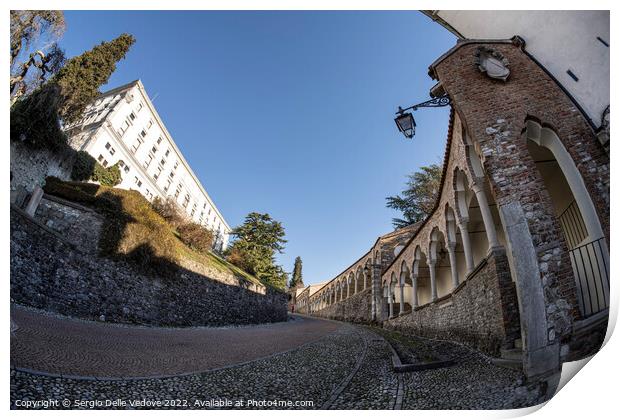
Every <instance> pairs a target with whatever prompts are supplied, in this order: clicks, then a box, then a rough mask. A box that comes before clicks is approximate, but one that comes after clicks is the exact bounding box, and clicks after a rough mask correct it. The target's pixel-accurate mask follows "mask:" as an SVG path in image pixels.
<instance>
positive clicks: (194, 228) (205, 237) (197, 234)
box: [177, 222, 213, 252]
mask: <svg viewBox="0 0 620 420" xmlns="http://www.w3.org/2000/svg"><path fill="white" fill-rule="evenodd" d="M177 233H178V234H179V239H181V241H182V242H183V243H184V244H185V245H187V246H189V247H190V248H192V249H195V250H196V251H199V252H209V251H210V250H211V247H212V246H213V232H211V231H210V230H209V229H207V228H205V227H204V226H200V225H199V224H197V223H193V222H187V223H183V224H181V225H179V226H178V227H177Z"/></svg>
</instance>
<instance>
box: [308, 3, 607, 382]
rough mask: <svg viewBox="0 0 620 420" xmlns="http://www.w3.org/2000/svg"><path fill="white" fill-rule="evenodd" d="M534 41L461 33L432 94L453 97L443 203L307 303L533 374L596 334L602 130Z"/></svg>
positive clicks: (597, 342)
mask: <svg viewBox="0 0 620 420" xmlns="http://www.w3.org/2000/svg"><path fill="white" fill-rule="evenodd" d="M500 14H501V13H500ZM526 48H527V44H526V42H525V41H524V39H523V38H521V37H519V36H514V37H511V38H510V39H494V40H493V39H491V40H490V39H483V40H470V39H463V40H459V41H458V42H457V45H456V46H454V47H453V48H452V49H451V50H449V51H447V52H446V53H445V54H443V55H442V56H441V57H439V58H438V59H437V60H436V61H435V62H434V63H432V64H431V66H430V68H429V74H430V76H431V77H432V78H433V79H434V80H436V81H437V84H436V85H435V86H434V87H433V88H432V90H431V96H447V97H448V98H449V99H450V102H451V107H452V110H451V115H450V121H449V126H448V135H447V141H446V149H445V154H444V162H443V174H442V180H441V187H440V193H439V195H438V198H437V201H436V204H435V208H434V210H433V212H432V213H431V214H430V215H429V216H428V217H427V218H426V219H425V220H424V221H423V222H422V223H420V224H418V225H414V226H412V228H411V231H410V234H408V235H403V238H401V239H406V240H405V243H404V244H403V243H402V242H396V243H395V242H392V243H390V244H389V245H387V244H384V246H383V249H381V246H377V245H380V244H381V242H382V238H383V237H382V238H379V239H378V240H377V243H376V244H375V246H374V247H373V248H372V249H371V251H370V252H369V253H367V254H366V255H364V256H363V257H362V258H361V259H360V260H358V262H356V263H354V264H353V265H352V266H351V267H349V268H348V269H347V270H345V272H343V273H342V274H341V275H339V276H338V277H337V278H335V279H334V280H332V281H331V282H330V283H328V284H327V285H326V286H324V287H323V288H322V289H321V290H319V291H317V292H316V293H315V294H314V295H311V296H309V299H308V301H309V305H310V306H309V311H310V313H314V314H315V315H318V316H324V317H329V318H337V319H345V320H354V321H355V320H357V321H362V322H365V321H366V322H367V321H376V322H381V323H382V324H383V326H384V327H385V328H391V329H397V330H402V331H406V332H409V333H413V334H418V335H423V336H429V337H433V338H439V339H448V340H453V341H458V342H461V343H464V344H467V345H470V346H472V347H476V348H478V349H480V350H482V351H483V352H486V353H488V354H490V355H491V356H493V357H495V358H496V360H498V361H500V362H501V361H502V360H504V361H505V360H508V359H510V360H513V361H514V360H517V361H518V362H519V366H520V368H521V369H522V370H523V371H524V373H525V374H526V375H527V376H528V377H530V378H537V377H548V376H549V375H556V374H557V373H558V372H559V371H560V370H561V365H562V363H563V362H566V361H571V360H578V359H580V358H583V357H586V356H588V355H591V354H593V353H594V352H596V351H597V350H598V348H600V346H601V345H602V343H603V340H604V337H605V334H606V328H607V320H608V314H609V296H610V295H609V290H610V276H609V273H610V272H609V241H610V236H609V235H610V231H609V226H610V212H609V205H610V188H609V186H610V184H609V182H610V177H609V175H610V172H609V171H610V161H609V153H608V148H607V147H606V146H607V145H608V144H603V143H602V142H601V141H600V138H601V136H600V131H601V128H602V126H603V124H602V123H601V124H600V125H599V126H596V125H593V124H592V119H591V118H590V115H589V114H588V113H587V112H585V109H586V103H585V102H584V103H581V104H580V103H579V102H578V101H577V95H572V94H571V93H570V92H569V91H568V90H567V89H566V88H565V87H563V86H562V85H561V83H560V82H559V81H558V78H556V77H554V76H553V74H552V73H551V72H550V71H549V70H548V69H546V68H545V67H544V66H543V65H542V64H541V62H540V61H539V60H536V59H534V58H533V57H532V55H531V54H530V53H529V52H528V51H527V49H526ZM607 72H608V69H607ZM608 94H609V92H607V98H608V97H609V96H608ZM599 99H600V98H599ZM605 100H606V99H605V98H603V99H602V102H601V103H604V101H605ZM607 100H608V99H607ZM590 102H591V104H593V103H595V102H596V101H594V100H591V101H590ZM599 102H600V101H599ZM607 109H608V108H607ZM397 232H398V231H397ZM386 245H387V246H386ZM360 279H362V280H360ZM351 284H354V286H353V288H352V287H351ZM360 284H363V288H361V289H360V288H359V285H360ZM369 285H370V286H369Z"/></svg>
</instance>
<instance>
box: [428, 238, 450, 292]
mask: <svg viewBox="0 0 620 420" xmlns="http://www.w3.org/2000/svg"><path fill="white" fill-rule="evenodd" d="M430 256H431V260H434V261H435V283H436V286H437V297H438V298H440V297H442V296H445V295H447V294H449V293H450V292H451V291H452V270H451V268H450V260H449V256H448V250H447V249H446V242H445V239H444V235H443V233H441V231H440V230H439V229H437V228H435V229H433V231H432V232H431V244H430Z"/></svg>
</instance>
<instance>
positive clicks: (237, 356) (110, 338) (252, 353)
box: [11, 306, 338, 378]
mask: <svg viewBox="0 0 620 420" xmlns="http://www.w3.org/2000/svg"><path fill="white" fill-rule="evenodd" d="M11 319H12V321H13V322H14V323H15V324H16V325H17V330H16V331H15V332H14V333H13V334H12V337H11V365H12V366H15V367H20V368H27V369H31V370H35V371H41V372H49V373H58V374H64V375H77V376H94V377H123V378H127V377H145V376H170V375H179V374H184V373H193V372H204V371H206V370H210V369H214V368H219V367H222V366H230V365H233V364H237V363H242V362H247V361H249V360H255V359H258V358H261V357H265V356H269V355H272V354H274V353H278V352H283V351H288V350H291V349H294V348H296V347H299V346H300V345H302V344H304V343H308V342H310V341H314V340H317V339H319V338H321V337H323V336H324V335H326V334H329V333H330V332H332V331H335V330H336V329H337V328H338V324H337V323H334V322H328V321H323V320H316V319H312V318H301V317H295V320H294V321H292V322H280V323H275V324H263V325H259V326H244V327H231V328H151V327H136V326H123V325H118V324H107V323H103V322H94V321H81V320H76V319H71V318H66V317H59V316H51V315H49V314H45V313H42V312H40V311H35V310H31V309H25V308H22V307H17V306H15V307H13V308H11Z"/></svg>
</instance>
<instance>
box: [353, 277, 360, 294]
mask: <svg viewBox="0 0 620 420" xmlns="http://www.w3.org/2000/svg"><path fill="white" fill-rule="evenodd" d="M358 277H359V276H358V275H357V274H355V275H354V276H353V278H354V279H355V288H354V289H353V294H356V293H357V278H358Z"/></svg>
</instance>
